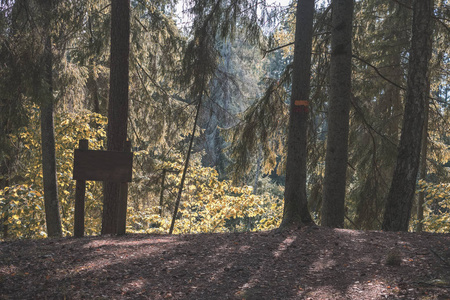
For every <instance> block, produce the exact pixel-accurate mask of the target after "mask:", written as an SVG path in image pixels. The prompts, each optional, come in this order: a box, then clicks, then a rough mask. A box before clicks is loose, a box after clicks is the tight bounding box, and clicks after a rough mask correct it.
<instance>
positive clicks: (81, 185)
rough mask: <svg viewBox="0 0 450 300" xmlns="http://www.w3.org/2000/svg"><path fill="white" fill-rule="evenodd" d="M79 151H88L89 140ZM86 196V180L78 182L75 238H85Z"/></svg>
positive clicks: (74, 227) (80, 143)
mask: <svg viewBox="0 0 450 300" xmlns="http://www.w3.org/2000/svg"><path fill="white" fill-rule="evenodd" d="M78 148H79V149H81V150H88V149H89V144H88V140H84V139H83V140H80V141H79V146H78ZM85 194H86V180H77V183H76V188H75V217H74V226H73V235H74V236H75V237H82V236H84V200H85Z"/></svg>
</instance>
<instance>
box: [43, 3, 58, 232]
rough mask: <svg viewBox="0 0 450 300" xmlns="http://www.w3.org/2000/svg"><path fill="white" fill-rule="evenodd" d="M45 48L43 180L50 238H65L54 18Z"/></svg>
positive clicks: (49, 7) (48, 7)
mask: <svg viewBox="0 0 450 300" xmlns="http://www.w3.org/2000/svg"><path fill="white" fill-rule="evenodd" d="M52 7H53V5H52V1H44V2H43V4H42V10H43V12H44V13H49V12H51V10H52ZM46 20H47V21H46V24H44V30H45V34H46V37H45V48H44V53H43V55H44V56H43V63H44V64H43V68H44V69H45V71H44V74H45V75H44V76H45V82H46V84H47V85H48V89H47V93H45V97H43V98H44V99H41V101H42V102H41V107H40V109H41V137H42V176H43V181H44V206H45V218H46V223H47V234H48V236H49V237H60V236H62V228H61V216H60V208H59V200H58V181H57V175H56V153H55V126H54V121H53V112H54V103H53V102H54V99H53V88H52V85H53V76H52V64H53V54H52V38H51V28H50V26H51V24H50V17H47V18H46Z"/></svg>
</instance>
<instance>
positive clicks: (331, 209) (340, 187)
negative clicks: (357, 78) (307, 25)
mask: <svg viewBox="0 0 450 300" xmlns="http://www.w3.org/2000/svg"><path fill="white" fill-rule="evenodd" d="M332 9H333V11H332V13H333V18H332V28H333V30H332V33H331V62H330V64H331V66H330V101H329V109H328V138H327V153H326V158H325V178H324V187H323V203H322V225H323V226H329V227H341V228H342V227H343V226H344V215H345V203H344V200H345V191H346V173H347V172H346V171H347V161H348V131H349V109H350V98H351V74H352V65H351V61H352V47H351V45H352V41H351V40H352V16H353V0H333V2H332Z"/></svg>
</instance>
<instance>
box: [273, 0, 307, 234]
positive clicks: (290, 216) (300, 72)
mask: <svg viewBox="0 0 450 300" xmlns="http://www.w3.org/2000/svg"><path fill="white" fill-rule="evenodd" d="M313 16H314V0H299V1H298V3H297V14H296V29H295V44H294V62H293V75H292V94H291V104H290V112H289V128H288V140H287V144H288V146H287V148H288V150H287V161H286V186H285V192H284V212H283V221H282V223H281V227H287V226H292V225H301V224H309V223H312V222H313V221H312V219H311V215H310V214H309V209H308V201H307V197H306V160H307V153H308V152H307V148H306V143H307V124H308V123H307V121H308V120H307V119H308V114H309V111H308V109H309V97H310V74H311V47H312V31H313Z"/></svg>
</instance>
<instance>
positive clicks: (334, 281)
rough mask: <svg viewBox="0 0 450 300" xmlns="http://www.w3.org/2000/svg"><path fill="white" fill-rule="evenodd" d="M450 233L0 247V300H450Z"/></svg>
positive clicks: (299, 233)
mask: <svg viewBox="0 0 450 300" xmlns="http://www.w3.org/2000/svg"><path fill="white" fill-rule="evenodd" d="M449 248H450V236H449V235H444V234H431V233H421V234H416V233H391V232H378V231H354V230H343V229H328V228H321V227H316V226H313V227H304V228H301V229H298V230H292V231H285V232H252V233H236V234H233V233H231V234H200V235H180V236H166V235H126V236H123V237H87V238H82V239H75V238H63V239H46V240H27V241H6V242H1V243H0V299H358V300H360V299H450V249H449Z"/></svg>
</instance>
